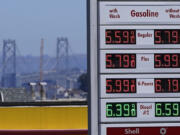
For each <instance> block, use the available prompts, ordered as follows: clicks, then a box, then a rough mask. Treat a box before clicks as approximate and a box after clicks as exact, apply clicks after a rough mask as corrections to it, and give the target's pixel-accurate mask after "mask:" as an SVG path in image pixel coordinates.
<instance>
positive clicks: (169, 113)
mask: <svg viewBox="0 0 180 135" xmlns="http://www.w3.org/2000/svg"><path fill="white" fill-rule="evenodd" d="M165 111H166V116H171V104H170V103H166V104H165Z"/></svg>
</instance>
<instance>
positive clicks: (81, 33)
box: [0, 0, 86, 56]
mask: <svg viewBox="0 0 180 135" xmlns="http://www.w3.org/2000/svg"><path fill="white" fill-rule="evenodd" d="M58 36H59V37H68V39H69V44H70V46H71V49H72V51H73V53H74V54H85V53H86V0H0V52H2V43H3V42H2V41H3V39H15V40H16V44H17V46H18V48H19V50H20V53H21V54H22V55H29V54H30V55H36V56H37V55H39V48H40V41H41V38H44V39H45V47H44V53H45V54H48V55H51V56H55V55H56V39H57V37H58Z"/></svg>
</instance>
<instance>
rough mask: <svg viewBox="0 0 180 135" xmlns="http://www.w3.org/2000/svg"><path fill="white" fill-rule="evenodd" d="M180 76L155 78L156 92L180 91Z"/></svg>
mask: <svg viewBox="0 0 180 135" xmlns="http://www.w3.org/2000/svg"><path fill="white" fill-rule="evenodd" d="M179 83H180V78H159V79H155V92H157V93H161V92H162V93H163V92H164V93H173V92H180V88H179Z"/></svg>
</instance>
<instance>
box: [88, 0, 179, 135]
mask: <svg viewBox="0 0 180 135" xmlns="http://www.w3.org/2000/svg"><path fill="white" fill-rule="evenodd" d="M89 43H90V45H89V49H90V51H89V54H90V55H89V56H90V57H89V62H90V64H89V65H90V70H89V71H91V72H90V75H91V96H90V102H91V104H90V105H91V106H90V110H91V111H90V113H91V119H90V124H89V125H90V127H89V129H90V131H91V132H90V133H91V135H132V134H137V135H150V134H152V133H153V135H176V134H177V133H179V132H180V2H175V1H166V0H165V1H158V2H157V1H149V2H147V1H144V2H143V1H121V0H116V1H112V0H91V1H90V41H89ZM97 108H98V109H97ZM140 123H141V124H140ZM97 129H98V130H97ZM175 129H176V130H178V132H174V130H175Z"/></svg>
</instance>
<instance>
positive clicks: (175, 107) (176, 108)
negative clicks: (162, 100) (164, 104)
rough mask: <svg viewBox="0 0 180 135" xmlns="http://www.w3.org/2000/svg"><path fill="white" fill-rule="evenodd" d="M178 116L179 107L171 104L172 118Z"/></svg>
mask: <svg viewBox="0 0 180 135" xmlns="http://www.w3.org/2000/svg"><path fill="white" fill-rule="evenodd" d="M178 115H179V105H178V104H177V103H174V104H173V116H178Z"/></svg>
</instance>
